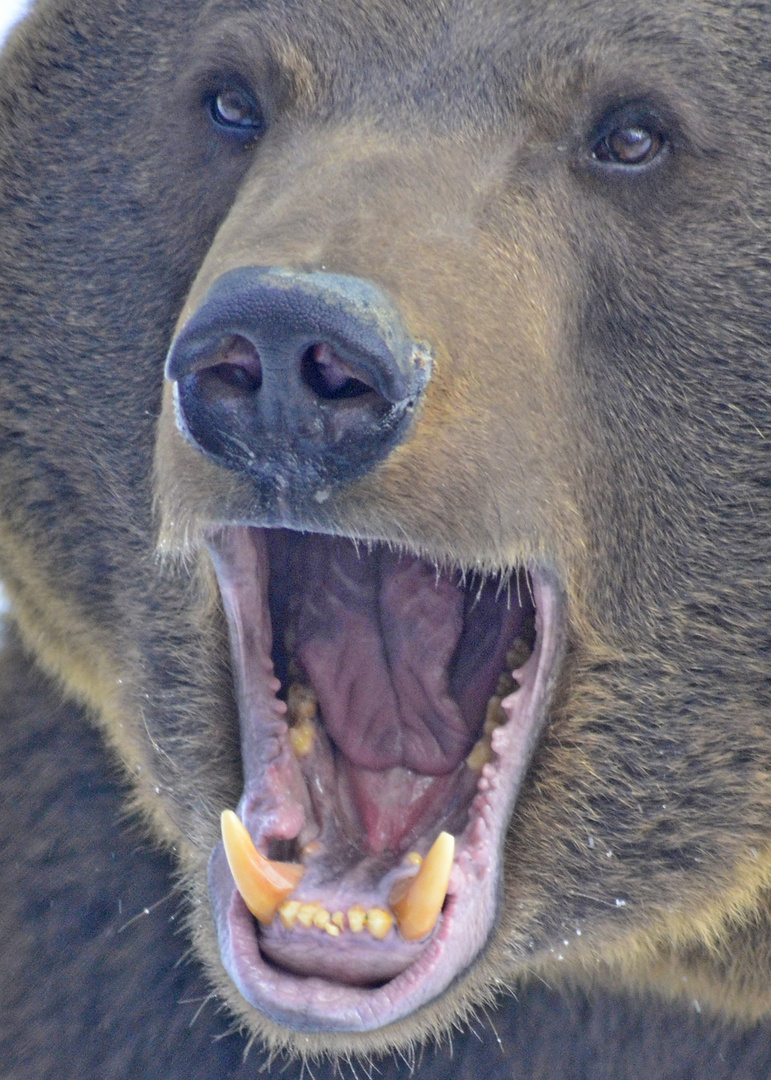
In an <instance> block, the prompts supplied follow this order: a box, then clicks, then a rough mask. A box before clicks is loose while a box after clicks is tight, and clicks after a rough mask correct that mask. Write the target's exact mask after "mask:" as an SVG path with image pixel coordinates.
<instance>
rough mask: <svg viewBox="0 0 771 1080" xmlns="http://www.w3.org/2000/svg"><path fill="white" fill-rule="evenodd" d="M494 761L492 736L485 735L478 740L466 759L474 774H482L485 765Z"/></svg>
mask: <svg viewBox="0 0 771 1080" xmlns="http://www.w3.org/2000/svg"><path fill="white" fill-rule="evenodd" d="M492 760H493V748H492V745H491V744H490V736H489V735H483V736H482V738H481V739H477V741H476V742H475V743H474V745H473V746H472V747H471V752H470V753H469V755H468V757H467V758H466V764H467V765H468V767H469V768H470V769H471V771H472V772H481V771H482V769H483V768H484V766H485V765H489V763H490V762H491V761H492Z"/></svg>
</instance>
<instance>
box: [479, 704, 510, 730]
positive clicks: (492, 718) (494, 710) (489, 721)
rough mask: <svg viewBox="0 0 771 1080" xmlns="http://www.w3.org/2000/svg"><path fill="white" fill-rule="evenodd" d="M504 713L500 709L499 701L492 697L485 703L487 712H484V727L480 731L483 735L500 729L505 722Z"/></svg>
mask: <svg viewBox="0 0 771 1080" xmlns="http://www.w3.org/2000/svg"><path fill="white" fill-rule="evenodd" d="M506 719H507V717H506V713H505V712H504V711H503V709H502V708H501V699H500V698H499V697H498V696H497V695H494V696H493V697H491V698H490V700H489V701H488V702H487V711H486V712H485V726H484V728H483V729H482V730H483V731H484V733H485V735H489V734H490V732H491V731H495V729H496V728H497V727H500V726H501V724H503V723H504V722H505V721H506Z"/></svg>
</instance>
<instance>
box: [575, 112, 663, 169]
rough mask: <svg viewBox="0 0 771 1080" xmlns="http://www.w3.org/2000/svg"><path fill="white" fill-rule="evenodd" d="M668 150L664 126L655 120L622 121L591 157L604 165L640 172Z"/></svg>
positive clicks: (605, 134) (618, 120) (606, 133)
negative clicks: (639, 170) (664, 150)
mask: <svg viewBox="0 0 771 1080" xmlns="http://www.w3.org/2000/svg"><path fill="white" fill-rule="evenodd" d="M664 147H665V138H664V134H663V131H662V129H661V125H660V124H658V123H657V122H656V121H655V120H654V119H653V118H650V117H645V118H637V117H628V116H627V117H618V118H616V119H615V121H613V122H611V123H609V124H608V125H607V126H606V127H605V130H604V131H603V132H602V134H601V135H600V137H599V138H598V139H597V140H596V142H595V143H594V145H593V146H592V149H591V157H592V160H593V161H595V162H598V163H599V164H600V165H610V166H615V167H616V168H619V167H620V168H626V169H639V168H641V167H643V166H645V165H649V164H650V163H651V162H652V161H653V160H654V159H655V158H657V157H658V156H659V155H660V154H661V152H662V150H663V149H664Z"/></svg>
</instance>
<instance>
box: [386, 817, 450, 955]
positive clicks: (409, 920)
mask: <svg viewBox="0 0 771 1080" xmlns="http://www.w3.org/2000/svg"><path fill="white" fill-rule="evenodd" d="M454 856H455V837H454V836H452V835H451V834H450V833H447V832H441V833H439V835H438V836H437V838H436V840H435V841H434V843H433V845H432V847H431V850H430V851H429V852H428V854H427V855H426V857H425V859H424V860H423V865H422V866H421V867H420V869H419V870H418V872H417V874H415V876H414V877H411V878H407V879H406V880H403V881H399V882H397V884H396V885H395V886H394V889H393V891H392V893H391V897H390V904H391V911H393V913H394V915H395V917H396V925H397V926H398V927H399V933H400V934H401V935H402V937H403V938H404V939H405V940H406V941H417V940H418V939H419V938H422V937H425V936H426V934H430V933H431V931H432V930H433V929H434V927H435V926H436V920H437V919H438V918H439V913H440V911H441V910H442V904H443V903H444V898H445V896H446V895H447V888H448V886H449V884H450V871H451V870H452V860H453V858H454Z"/></svg>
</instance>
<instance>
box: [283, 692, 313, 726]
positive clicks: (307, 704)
mask: <svg viewBox="0 0 771 1080" xmlns="http://www.w3.org/2000/svg"><path fill="white" fill-rule="evenodd" d="M286 703H287V707H288V709H289V715H290V716H291V717H292V719H293V720H294V721H295V722H298V723H299V722H301V721H303V720H312V719H313V718H314V716H315V715H316V713H317V712H318V709H319V702H318V698H317V697H316V695H315V694H314V692H313V690H311V688H310V686H304V685H303V684H302V683H300V682H294V683H292V685H291V686H290V687H289V689H288V690H287V692H286Z"/></svg>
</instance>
